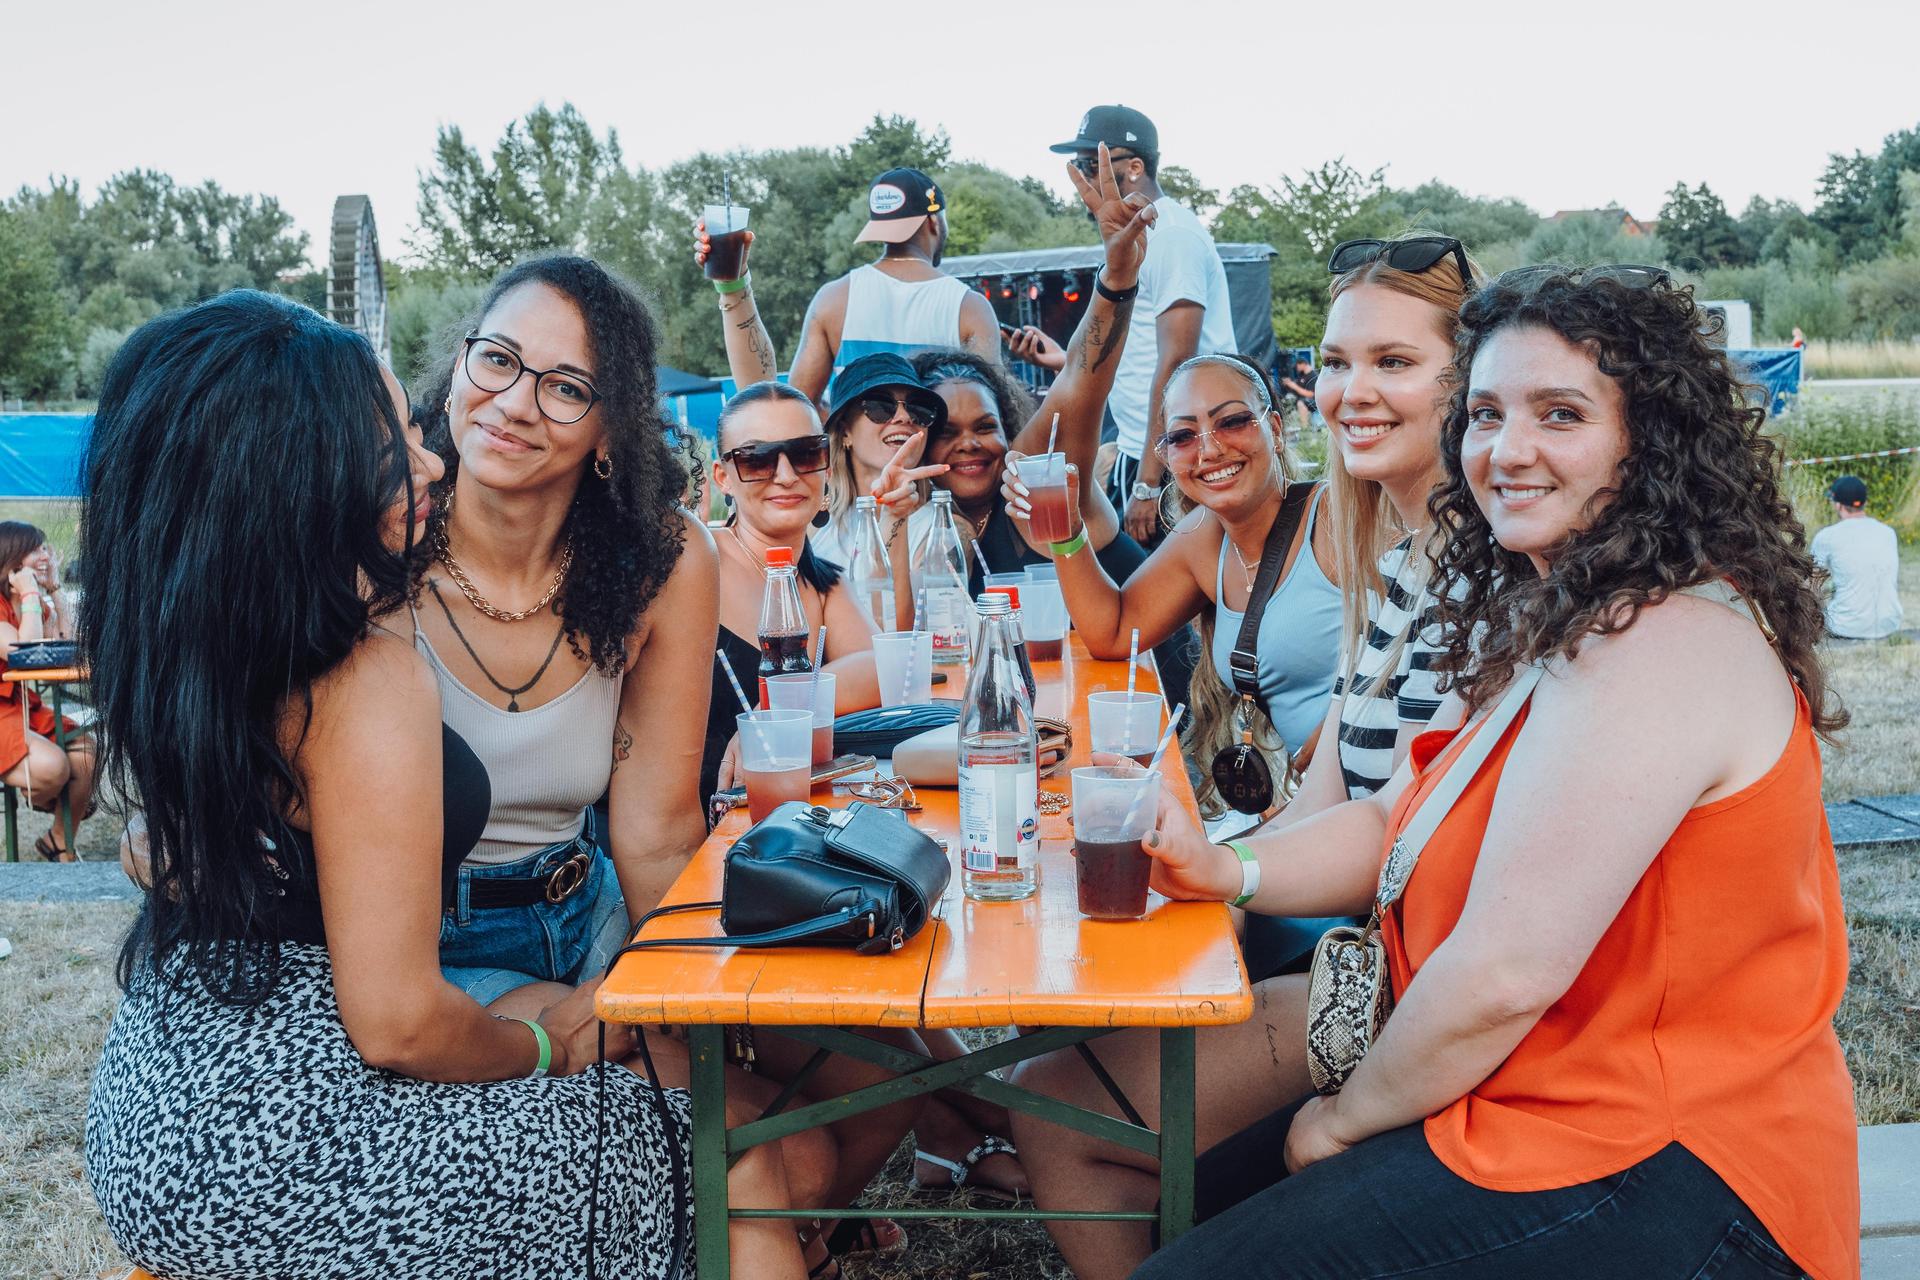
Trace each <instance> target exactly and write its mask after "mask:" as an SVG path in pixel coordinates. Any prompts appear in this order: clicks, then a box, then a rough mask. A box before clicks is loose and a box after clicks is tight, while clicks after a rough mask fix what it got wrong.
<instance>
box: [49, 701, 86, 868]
mask: <svg viewBox="0 0 1920 1280" xmlns="http://www.w3.org/2000/svg"><path fill="white" fill-rule="evenodd" d="M52 683H53V741H54V744H55V745H56V746H58V747H59V748H60V754H61V755H65V754H66V753H67V722H66V721H65V720H63V719H62V718H61V715H60V713H61V711H63V710H64V709H65V702H66V696H65V695H66V690H67V683H66V681H64V680H55V681H53V682H52ZM53 807H54V808H55V809H57V810H58V811H59V813H60V830H61V831H62V832H64V833H65V835H66V837H67V843H66V849H67V852H68V853H70V854H72V855H73V860H74V861H75V862H78V861H80V850H79V849H78V848H76V847H75V846H74V843H73V802H72V801H71V800H68V799H67V798H66V797H65V796H64V795H63V796H62V797H61V798H60V799H59V800H56V801H55V802H54V806H53Z"/></svg>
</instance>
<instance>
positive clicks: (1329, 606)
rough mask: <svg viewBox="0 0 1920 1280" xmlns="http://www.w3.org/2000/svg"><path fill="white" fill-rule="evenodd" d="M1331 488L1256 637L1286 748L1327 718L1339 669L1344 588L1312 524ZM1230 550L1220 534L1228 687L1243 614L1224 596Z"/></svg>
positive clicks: (1220, 657)
mask: <svg viewBox="0 0 1920 1280" xmlns="http://www.w3.org/2000/svg"><path fill="white" fill-rule="evenodd" d="M1326 492H1327V491H1326V488H1325V486H1322V487H1321V488H1320V490H1319V492H1317V493H1315V494H1314V495H1313V505H1312V506H1311V507H1309V508H1308V509H1307V536H1306V538H1305V539H1303V540H1302V542H1301V544H1300V553H1299V554H1298V555H1297V556H1295V557H1294V561H1293V564H1292V565H1291V566H1289V567H1288V569H1287V573H1286V576H1285V577H1283V578H1281V579H1280V585H1279V586H1277V587H1275V588H1274V589H1273V595H1272V597H1271V598H1270V599H1269V600H1268V601H1267V608H1266V612H1264V613H1262V614H1261V615H1260V634H1259V636H1258V637H1256V639H1255V641H1254V649H1255V652H1256V653H1257V654H1258V655H1259V659H1260V665H1259V671H1258V674H1259V680H1260V694H1261V696H1262V697H1264V698H1265V699H1266V701H1267V711H1268V713H1269V714H1270V715H1271V716H1272V717H1273V727H1274V729H1275V730H1276V731H1277V732H1278V733H1279V734H1280V737H1281V739H1282V740H1283V741H1284V742H1285V743H1286V744H1287V750H1288V751H1289V752H1294V751H1298V750H1299V749H1300V748H1301V747H1302V746H1304V745H1306V741H1307V739H1308V738H1310V737H1312V736H1313V731H1314V730H1315V729H1317V728H1319V727H1320V724H1321V722H1322V721H1324V720H1325V719H1326V716H1327V699H1328V698H1329V697H1331V696H1332V694H1333V681H1334V677H1335V676H1337V675H1338V674H1339V666H1340V588H1339V587H1336V586H1334V585H1333V583H1332V582H1330V581H1328V579H1327V575H1326V574H1325V572H1323V571H1322V570H1321V568H1320V561H1319V560H1318V558H1316V557H1315V556H1314V554H1313V530H1314V523H1315V522H1316V521H1317V520H1318V519H1319V518H1320V500H1321V499H1322V498H1323V497H1325V496H1326ZM1230 554H1232V553H1231V551H1230V550H1229V548H1228V546H1227V540H1226V539H1225V538H1224V537H1223V538H1221V539H1220V562H1219V564H1218V565H1217V566H1216V567H1215V569H1214V575H1213V598H1214V600H1215V601H1216V602H1217V603H1216V604H1215V605H1214V611H1213V665H1214V669H1215V670H1216V671H1218V672H1219V673H1220V678H1221V679H1222V680H1224V681H1226V682H1227V685H1228V687H1229V688H1231V687H1232V685H1233V668H1232V667H1231V666H1230V665H1229V662H1230V660H1231V659H1232V657H1233V644H1234V641H1235V640H1237V639H1239V637H1240V624H1241V621H1242V620H1243V619H1244V618H1245V617H1246V615H1245V614H1244V613H1240V612H1237V611H1235V610H1233V609H1229V608H1227V606H1226V603H1225V602H1226V598H1227V593H1226V589H1225V587H1224V586H1223V585H1222V584H1223V582H1224V579H1225V574H1226V570H1227V557H1228V556H1229V555H1230ZM1236 567H1237V566H1236Z"/></svg>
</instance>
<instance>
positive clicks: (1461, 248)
mask: <svg viewBox="0 0 1920 1280" xmlns="http://www.w3.org/2000/svg"><path fill="white" fill-rule="evenodd" d="M1448 254H1452V255H1453V261H1454V265H1455V266H1457V267H1459V268H1460V279H1461V281H1462V282H1463V283H1464V284H1466V285H1468V286H1469V287H1471V286H1472V284H1473V268H1472V267H1470V266H1468V265H1467V249H1466V246H1465V245H1463V244H1461V243H1460V242H1459V241H1458V240H1455V239H1454V238H1453V237H1452V236H1409V237H1408V238H1407V239H1405V240H1347V241H1343V242H1342V243H1340V244H1337V245H1335V246H1334V247H1333V255H1332V256H1331V257H1329V258H1328V259H1327V274H1329V275H1336V276H1343V275H1345V274H1346V273H1347V272H1349V271H1352V270H1353V269H1354V268H1356V267H1364V266H1366V265H1367V264H1368V263H1369V262H1377V261H1379V260H1380V259H1382V258H1384V259H1385V260H1386V263H1387V265H1388V266H1390V267H1392V268H1393V269H1394V270H1395V271H1405V272H1406V273H1407V274H1409V275H1419V274H1420V273H1421V272H1422V271H1431V270H1432V269H1433V265H1434V263H1436V262H1439V261H1440V260H1441V259H1442V258H1444V257H1446V256H1447V255H1448Z"/></svg>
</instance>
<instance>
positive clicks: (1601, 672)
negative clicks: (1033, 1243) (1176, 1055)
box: [1135, 267, 1860, 1280]
mask: <svg viewBox="0 0 1920 1280" xmlns="http://www.w3.org/2000/svg"><path fill="white" fill-rule="evenodd" d="M1461 325H1462V334H1461V339H1460V345H1459V350H1458V354H1457V355H1456V357H1455V360H1454V373H1455V379H1456V380H1455V384H1454V385H1455V391H1454V398H1453V402H1452V406H1451V408H1450V409H1449V412H1448V415H1447V420H1446V425H1445V428H1444V430H1443V433H1442V436H1441V454H1442V458H1443V460H1444V463H1445V466H1446V481H1445V483H1444V484H1443V485H1442V487H1441V489H1440V491H1439V492H1438V493H1437V494H1436V495H1435V498H1434V503H1433V510H1434V513H1435V517H1436V519H1437V520H1438V523H1439V527H1440V528H1441V529H1442V530H1444V531H1445V532H1446V534H1447V542H1446V544H1445V546H1444V548H1443V549H1442V550H1441V552H1440V554H1439V559H1438V574H1439V578H1438V590H1437V592H1436V594H1437V596H1438V597H1439V599H1440V602H1441V603H1440V620H1441V623H1442V625H1443V627H1444V628H1445V635H1446V651H1445V653H1444V654H1443V655H1442V656H1441V659H1440V662H1441V669H1442V671H1443V672H1445V673H1447V674H1449V675H1450V676H1451V677H1452V678H1453V680H1454V687H1453V691H1452V702H1453V705H1452V706H1451V707H1449V708H1445V709H1443V710H1442V711H1441V712H1440V714H1439V716H1438V717H1436V720H1435V723H1436V724H1443V723H1444V724H1450V725H1452V724H1459V722H1460V719H1461V714H1462V712H1464V713H1465V715H1466V717H1467V719H1466V723H1465V725H1464V727H1462V728H1460V729H1458V730H1456V731H1454V732H1450V733H1449V732H1436V733H1429V734H1426V735H1423V736H1422V737H1421V739H1420V740H1419V741H1417V742H1416V743H1415V745H1414V750H1413V754H1412V756H1411V757H1410V758H1409V760H1408V762H1407V763H1406V764H1405V765H1403V766H1402V767H1401V768H1400V769H1399V770H1397V771H1396V773H1395V775H1394V777H1393V779H1392V780H1391V781H1390V782H1389V783H1388V784H1387V785H1386V786H1385V787H1383V788H1382V789H1381V790H1380V791H1379V792H1378V793H1376V794H1375V795H1374V796H1372V797H1370V798H1368V799H1365V800H1356V801H1352V802H1350V803H1347V804H1344V805H1340V806H1338V807H1336V808H1334V809H1330V810H1327V811H1325V812H1323V813H1321V814H1320V815H1318V816H1317V817H1315V818H1312V819H1310V820H1307V821H1304V822H1301V823H1298V824H1296V825H1294V826H1292V827H1289V828H1287V829H1285V830H1284V831H1282V832H1280V833H1278V834H1276V835H1269V834H1266V833H1259V834H1256V835H1253V836H1251V837H1249V838H1248V839H1247V840H1246V841H1245V842H1244V846H1243V847H1242V848H1241V849H1238V850H1236V849H1230V848H1225V847H1222V846H1219V845H1214V844H1211V843H1209V842H1208V841H1207V838H1206V837H1205V836H1204V835H1203V834H1202V833H1201V832H1200V830H1199V828H1198V827H1197V825H1196V824H1195V823H1194V822H1193V820H1192V818H1191V817H1190V816H1189V815H1188V814H1187V813H1185V812H1184V811H1183V810H1181V809H1180V808H1179V807H1178V806H1177V805H1168V804H1166V803H1164V802H1163V804H1162V808H1161V814H1160V821H1161V823H1162V824H1163V825H1162V826H1161V829H1160V830H1159V831H1157V832H1156V833H1155V834H1154V835H1153V836H1151V837H1149V840H1148V842H1147V847H1148V850H1149V852H1150V853H1152V854H1153V856H1154V858H1155V865H1154V872H1153V876H1154V884H1155V887H1156V888H1159V889H1160V890H1162V891H1163V892H1165V893H1167V894H1168V895H1169V896H1171V897H1175V898H1188V899H1215V900H1219V899H1231V900H1235V901H1246V902H1249V903H1250V904H1251V905H1253V906H1254V907H1256V908H1258V909H1260V910H1263V911H1282V912H1290V913H1298V914H1305V913H1309V912H1313V913H1318V912H1324V911H1342V912H1346V911H1355V910H1361V909H1365V908H1366V907H1367V906H1368V905H1369V904H1371V903H1372V902H1374V901H1375V896H1376V893H1377V892H1382V889H1381V884H1382V881H1383V880H1387V879H1389V878H1390V881H1391V883H1390V884H1389V886H1388V887H1387V888H1386V889H1385V890H1384V892H1385V893H1386V894H1387V896H1388V897H1389V902H1388V903H1387V905H1386V909H1385V911H1384V919H1383V922H1382V926H1381V930H1380V934H1379V937H1380V939H1381V942H1382V945H1383V947H1384V952H1385V964H1386V967H1387V970H1388V974H1389V976H1390V978H1391V984H1392V994H1393V1008H1392V1015H1391V1017H1390V1018H1389V1019H1388V1020H1387V1022H1386V1025H1385V1029H1384V1031H1383V1032H1382V1033H1381V1034H1380V1036H1379V1038H1378V1039H1377V1041H1376V1042H1375V1043H1374V1045H1373V1047H1372V1049H1371V1051H1370V1052H1368V1053H1367V1054H1366V1056H1365V1057H1364V1058H1363V1059H1361V1060H1360V1062H1359V1064H1358V1067H1357V1069H1355V1070H1353V1071H1352V1074H1351V1075H1350V1076H1349V1077H1348V1078H1346V1080H1345V1082H1344V1087H1339V1086H1337V1085H1336V1086H1335V1087H1339V1092H1338V1093H1335V1094H1332V1095H1331V1096H1312V1097H1309V1098H1308V1099H1307V1100H1306V1101H1305V1102H1303V1103H1299V1104H1296V1105H1295V1106H1293V1107H1289V1108H1286V1109H1284V1110H1282V1111H1281V1112H1279V1113H1277V1114H1276V1115H1274V1116H1272V1117H1270V1118H1269V1119H1268V1120H1266V1121H1262V1122H1260V1123H1259V1124H1257V1125H1255V1126H1254V1128H1253V1129H1251V1130H1249V1131H1248V1132H1246V1133H1243V1134H1240V1135H1238V1136H1236V1137H1234V1138H1230V1139H1228V1140H1227V1141H1226V1142H1224V1143H1221V1144H1219V1145H1218V1146H1216V1147H1214V1148H1213V1149H1212V1150H1211V1151H1209V1152H1208V1153H1207V1154H1206V1155H1205V1156H1203V1157H1202V1164H1201V1172H1200V1176H1199V1179H1198V1195H1197V1198H1198V1201H1199V1205H1200V1210H1201V1216H1202V1217H1203V1218H1206V1219H1208V1220H1207V1221H1204V1222H1203V1223H1202V1224H1201V1225H1200V1226H1199V1227H1198V1229H1196V1230H1195V1231H1193V1232H1192V1233H1191V1234H1189V1235H1186V1236H1183V1237H1182V1238H1181V1239H1180V1240H1178V1241H1176V1242H1174V1243H1173V1244H1172V1245H1170V1246H1168V1247H1167V1248H1165V1249H1163V1250H1162V1251H1161V1252H1160V1253H1158V1254H1157V1255H1155V1256H1154V1257H1153V1258H1151V1259H1149V1260H1148V1261H1147V1263H1146V1265H1145V1266H1144V1267H1143V1268H1141V1269H1140V1270H1139V1271H1138V1272H1136V1273H1135V1274H1136V1275H1137V1276H1139V1277H1143V1278H1146V1277H1151V1278H1152V1280H1162V1278H1163V1277H1165V1278H1170V1277H1176V1276H1178V1277H1188V1276H1196V1275H1217V1274H1228V1273H1231V1274H1234V1275H1236V1276H1244V1277H1249V1278H1250V1280H1251V1278H1254V1277H1265V1276H1276V1277H1277V1276H1287V1277H1292V1278H1302V1277H1312V1278H1316V1280H1318V1278H1331V1277H1350V1276H1356V1275H1410V1274H1415V1273H1417V1274H1419V1275H1420V1276H1423V1277H1433V1278H1434V1280H1447V1278H1451V1277H1460V1278H1461V1280H1465V1278H1467V1277H1482V1276H1492V1275H1500V1276H1529V1277H1531V1276H1553V1277H1558V1278H1559V1280H1589V1278H1592V1280H1600V1278H1601V1277H1618V1276H1629V1275H1631V1276H1642V1275H1644V1276H1675V1277H1680V1276H1703V1275H1724V1276H1731V1275H1751V1276H1788V1275H1797V1274H1799V1273H1800V1272H1801V1271H1805V1272H1808V1273H1810V1274H1811V1275H1813V1276H1815V1277H1817V1278H1818V1280H1842V1278H1843V1277H1849V1276H1857V1275H1859V1274H1860V1236H1859V1230H1860V1195H1859V1168H1858V1163H1857V1155H1856V1150H1855V1147H1856V1142H1855V1130H1854V1109H1853V1082H1852V1081H1851V1080H1850V1079H1849V1077H1848V1074H1847V1065H1846V1060H1845V1058H1844V1057H1843V1056H1842V1053H1841V1049H1840V1044H1839V1040H1838V1038H1837V1037H1836V1036H1835V1034H1834V1029H1833V1015H1834V1011H1835V1010H1836V1009H1837V1008H1838V1007H1839V1004H1840V995H1841V992H1842V990H1843V988H1844V987H1845V985H1846V980H1847V965H1848V956H1847V937H1846V925H1845V916H1844V914H1843V912H1842V907H1841V900H1840V883H1839V875H1838V870H1837V867H1836V866H1835V862H1834V854H1833V843H1832V840H1831V838H1830V836H1829V834H1828V831H1827V822H1826V814H1825V811H1824V809H1823V808H1822V806H1821V801H1820V748H1819V742H1818V741H1817V738H1819V737H1821V736H1825V735H1828V734H1831V733H1832V732H1833V731H1835V730H1837V729H1839V728H1840V727H1842V726H1843V725H1844V724H1845V723H1846V720H1847V717H1846V713H1845V712H1844V711H1843V710H1842V709H1840V708H1839V707H1838V706H1837V705H1836V704H1835V703H1834V702H1833V701H1832V700H1831V698H1830V690H1829V687H1828V684H1827V679H1826V675H1825V673H1824V672H1823V671H1822V669H1821V666H1820V661H1819V658H1818V656H1817V651H1816V648H1815V646H1816V643H1817V642H1818V640H1819V636H1820V601H1819V595H1818V590H1817V580H1816V577H1815V571H1814V567H1813V562H1812V560H1811V558H1810V557H1809V556H1808V555H1807V554H1806V552H1805V551H1803V550H1802V549H1801V547H1802V545H1803V544H1802V541H1801V537H1802V534H1801V530H1800V528H1799V526H1798V524H1797V523H1796V522H1795V521H1794V520H1793V518H1792V516H1791V515H1790V514H1789V515H1783V514H1782V513H1785V512H1787V511H1788V507H1787V504H1786V501H1785V498H1784V496H1783V494H1782V493H1781V489H1780V484H1779V480H1778V472H1777V469H1776V468H1777V462H1776V456H1777V455H1776V450H1777V446H1776V445H1775V444H1774V443H1773V442H1772V441H1771V440H1770V439H1769V438H1768V437H1767V436H1766V435H1764V434H1763V431H1762V428H1763V426H1764V423H1765V414H1764V412H1763V411H1762V410H1760V409H1757V408H1753V407H1750V406H1749V405H1748V404H1747V403H1746V401H1745V400H1744V399H1743V397H1742V395H1741V387H1740V379H1739V378H1738V376H1737V374H1736V371H1735V369H1734V368H1733V367H1732V366H1731V365H1729V363H1728V361H1727V357H1726V353H1725V352H1724V351H1721V350H1717V349H1715V348H1714V347H1713V346H1711V345H1710V344H1709V343H1708V342H1707V340H1706V339H1705V338H1704V337H1703V336H1702V335H1703V333H1704V331H1705V330H1706V327H1707V326H1706V325H1705V323H1704V317H1703V316H1702V314H1701V312H1700V310H1699V308H1698V307H1697V306H1696V305H1695V303H1694V302H1693V300H1692V298H1691V296H1690V291H1689V290H1683V289H1676V288H1674V287H1672V285H1671V284H1670V283H1669V282H1668V280H1667V278H1666V276H1665V273H1663V272H1654V271H1652V270H1651V269H1649V268H1605V267H1602V268H1593V269H1590V270H1587V271H1583V272H1575V273H1571V274H1567V273H1563V272H1562V271H1561V270H1560V269H1558V268H1536V269H1532V270H1525V271H1520V272H1513V273H1509V274H1508V275H1507V276H1503V277H1501V278H1500V279H1497V280H1495V281H1494V282H1493V283H1492V284H1490V285H1488V286H1486V287H1484V288H1482V289H1481V290H1479V291H1478V292H1476V293H1475V294H1474V295H1473V297H1472V298H1470V299H1469V300H1468V301H1467V303H1466V305H1465V307H1464V308H1463V310H1462V313H1461ZM1645 530H1658V531H1660V532H1661V533H1662V535H1663V536H1661V537H1659V538H1651V537H1646V536H1644V534H1643V532H1642V531H1645ZM1676 584H1677V585H1676ZM1534 680H1537V681H1538V683H1537V685H1535V686H1532V687H1531V688H1530V692H1522V691H1527V690H1528V689H1529V685H1530V684H1531V682H1532V681H1534ZM1516 682H1527V683H1522V684H1520V685H1519V688H1518V689H1517V690H1515V685H1516ZM1509 690H1515V691H1516V692H1522V696H1523V697H1524V698H1525V699H1526V704H1525V705H1523V706H1521V707H1519V708H1517V709H1516V708H1515V707H1513V706H1512V705H1511V704H1507V705H1505V706H1504V707H1502V710H1504V711H1506V712H1508V713H1513V712H1515V711H1516V710H1517V714H1515V715H1512V719H1511V722H1510V723H1509V724H1508V725H1507V727H1506V728H1505V730H1504V731H1503V732H1500V733H1499V736H1498V737H1497V738H1495V739H1493V740H1491V741H1486V742H1480V741H1477V740H1476V738H1477V735H1479V734H1483V733H1487V732H1489V729H1488V727H1487V726H1488V720H1489V718H1490V716H1491V713H1492V710H1493V708H1494V707H1496V705H1499V704H1501V702H1502V699H1503V697H1504V696H1505V695H1506V694H1507V693H1508V691H1509ZM1474 748H1479V749H1480V750H1481V751H1482V752H1483V753H1484V761H1483V763H1481V764H1480V765H1479V766H1478V767H1477V768H1473V769H1471V771H1470V772H1469V767H1468V766H1463V765H1462V764H1460V763H1459V762H1460V760H1461V758H1462V756H1463V755H1465V754H1467V753H1468V752H1470V751H1472V750H1473V749H1474ZM1455 770H1460V771H1461V772H1462V773H1468V776H1452V775H1453V774H1454V771H1455ZM1448 784H1451V787H1452V793H1453V794H1454V795H1455V798H1454V799H1453V800H1452V803H1451V804H1448V803H1447V798H1446V796H1444V795H1437V794H1436V793H1437V792H1440V791H1441V790H1442V789H1443V788H1445V787H1447V786H1448ZM1430 804H1431V805H1440V806H1445V808H1444V812H1437V813H1435V814H1432V815H1426V814H1423V813H1422V810H1423V809H1424V808H1425V806H1427V805H1430ZM1420 817H1426V818H1427V819H1428V825H1429V826H1430V827H1431V826H1432V824H1433V823H1435V822H1437V823H1438V825H1437V828H1434V829H1433V830H1432V834H1431V835H1430V836H1429V837H1428V838H1427V839H1425V840H1424V842H1421V843H1422V846H1423V847H1422V848H1421V849H1419V850H1412V849H1409V850H1406V853H1407V854H1410V855H1411V856H1412V857H1414V858H1417V859H1418V861H1417V864H1415V863H1413V862H1412V861H1410V860H1409V858H1408V857H1406V856H1403V855H1402V852H1401V849H1400V847H1399V844H1398V841H1399V837H1400V835H1401V833H1402V832H1404V831H1405V830H1406V828H1407V827H1408V825H1409V823H1410V820H1411V821H1418V819H1419V818H1420ZM1390 851H1391V852H1393V853H1394V854H1395V856H1394V858H1393V859H1392V861H1391V862H1390V863H1388V865H1387V871H1386V872H1384V873H1383V871H1382V865H1383V862H1387V854H1388V853H1389V852H1390ZM1396 893H1397V895H1398V896H1397V898H1396V897H1395V895H1396ZM1306 1031H1307V1028H1306V1025H1305V1020H1304V1019H1303V1020H1302V1021H1301V1023H1300V1024H1298V1026H1297V1030H1296V1031H1295V1033H1294V1035H1293V1036H1292V1037H1291V1038H1289V1039H1283V1040H1281V1041H1279V1042H1277V1044H1276V1052H1284V1053H1285V1054H1286V1055H1288V1056H1289V1057H1296V1058H1297V1056H1298V1055H1300V1054H1301V1053H1302V1052H1303V1045H1304V1040H1305V1036H1306ZM1370 1224H1379V1229H1375V1227H1374V1226H1372V1225H1370Z"/></svg>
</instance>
